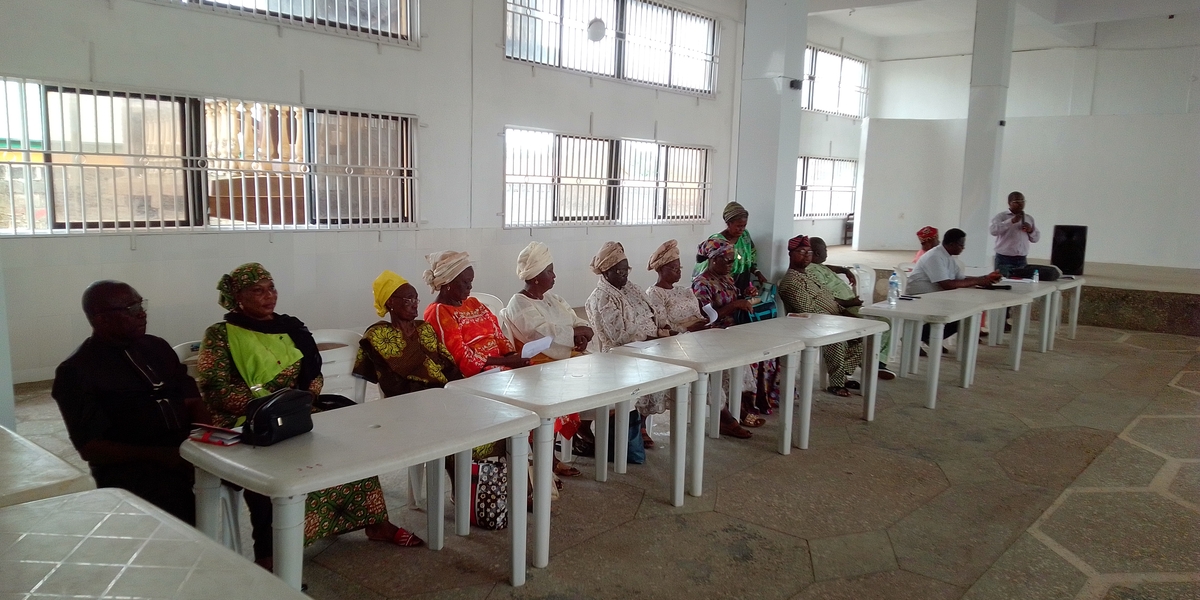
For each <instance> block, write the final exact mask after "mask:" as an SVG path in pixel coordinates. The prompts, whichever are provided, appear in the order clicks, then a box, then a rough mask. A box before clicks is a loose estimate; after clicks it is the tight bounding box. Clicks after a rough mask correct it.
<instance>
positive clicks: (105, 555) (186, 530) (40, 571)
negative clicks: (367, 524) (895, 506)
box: [0, 488, 308, 600]
mask: <svg viewBox="0 0 1200 600" xmlns="http://www.w3.org/2000/svg"><path fill="white" fill-rule="evenodd" d="M0 532H3V533H0V537H3V538H4V539H5V540H6V542H11V543H10V544H6V545H5V552H4V553H3V557H2V558H0V587H2V588H3V589H4V590H5V591H7V592H10V593H11V592H16V593H15V595H13V596H12V597H13V598H24V597H25V594H28V593H32V595H31V596H29V597H30V598H47V599H49V598H101V597H104V598H163V599H167V598H171V599H176V598H178V599H184V598H188V599H213V600H218V599H220V600H224V599H226V598H234V597H237V598H261V599H263V600H266V599H267V598H271V599H276V598H278V599H280V600H292V599H294V600H306V599H307V598H308V596H305V595H304V594H301V593H300V592H298V591H296V590H293V589H291V588H289V587H288V586H287V584H285V583H284V582H282V581H280V580H279V579H278V578H275V577H272V576H271V574H270V573H267V572H266V571H264V570H262V569H261V568H259V567H258V565H255V564H254V563H252V562H250V561H248V560H246V559H245V558H244V557H242V556H239V555H238V554H236V553H234V552H233V551H231V550H228V549H226V548H224V547H223V546H221V545H220V544H217V543H216V542H214V541H212V540H211V539H209V538H207V537H205V536H204V535H203V534H201V533H200V532H199V531H197V530H196V529H193V528H192V527H191V526H190V525H188V524H186V523H184V522H183V521H180V520H179V519H176V518H175V517H172V516H171V515H169V514H167V513H166V512H164V511H162V510H161V509H159V508H158V507H156V506H154V505H152V504H150V503H149V502H147V501H145V500H142V499H141V498H139V497H137V496H135V495H133V494H131V493H129V492H127V491H125V490H121V489H116V488H102V489H98V490H92V491H88V492H79V493H75V494H70V495H67V496H57V497H54V498H49V499H45V500H38V501H35V502H27V503H25V504H18V505H15V506H9V507H7V508H3V509H0ZM5 597H6V598H7V597H9V596H8V595H5Z"/></svg>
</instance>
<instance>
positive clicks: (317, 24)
mask: <svg viewBox="0 0 1200 600" xmlns="http://www.w3.org/2000/svg"><path fill="white" fill-rule="evenodd" d="M141 1H142V2H147V3H151V4H159V5H167V6H175V7H179V8H185V9H192V10H203V11H206V12H213V13H218V14H224V15H232V16H237V17H243V18H250V19H255V20H259V21H264V22H268V23H271V24H273V25H281V26H284V27H289V28H294V29H304V30H309V31H317V32H321V33H329V34H333V35H339V36H349V37H355V38H362V39H367V40H370V41H372V42H377V43H386V44H393V45H400V46H413V47H415V46H417V45H418V40H419V37H420V36H419V35H417V31H416V30H417V18H416V17H417V14H418V11H419V0H141Z"/></svg>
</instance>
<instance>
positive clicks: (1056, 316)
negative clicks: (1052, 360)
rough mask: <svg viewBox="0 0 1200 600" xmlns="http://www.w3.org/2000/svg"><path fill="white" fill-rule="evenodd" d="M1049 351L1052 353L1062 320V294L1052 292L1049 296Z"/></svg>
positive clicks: (1055, 291) (1056, 291)
mask: <svg viewBox="0 0 1200 600" xmlns="http://www.w3.org/2000/svg"><path fill="white" fill-rule="evenodd" d="M1050 298H1051V302H1050V317H1051V320H1050V344H1049V345H1050V351H1051V352H1053V351H1054V338H1057V337H1058V326H1059V325H1060V324H1061V323H1060V322H1059V321H1061V320H1062V314H1061V313H1062V292H1060V291H1058V290H1054V293H1052V294H1050Z"/></svg>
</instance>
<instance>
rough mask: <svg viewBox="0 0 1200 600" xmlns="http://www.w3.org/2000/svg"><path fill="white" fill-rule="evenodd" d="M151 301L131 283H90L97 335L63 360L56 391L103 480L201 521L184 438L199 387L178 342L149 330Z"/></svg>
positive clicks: (89, 305) (86, 299) (86, 302)
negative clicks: (171, 342)
mask: <svg viewBox="0 0 1200 600" xmlns="http://www.w3.org/2000/svg"><path fill="white" fill-rule="evenodd" d="M145 304H146V301H145V300H144V299H143V298H142V297H141V296H140V295H139V294H138V293H137V290H134V289H133V288H132V287H130V286H129V285H128V284H125V283H121V282H118V281H97V282H96V283H93V284H92V285H90V286H88V288H87V290H86V291H84V293H83V312H84V314H86V315H87V318H88V322H89V323H90V324H91V326H92V336H91V337H89V338H88V339H87V340H85V341H84V342H83V344H81V345H80V346H79V348H78V349H76V350H75V352H74V353H73V354H72V355H71V356H70V357H69V358H68V359H67V360H65V361H63V363H62V364H61V365H59V366H58V370H57V371H56V372H55V375H54V388H53V390H52V392H51V395H52V396H53V397H54V400H55V402H57V403H58V409H59V411H60V412H62V416H63V421H65V422H66V425H67V433H68V434H69V435H70V437H71V443H72V444H74V445H75V448H76V449H77V450H79V455H80V456H82V457H83V459H84V460H86V461H87V462H88V465H89V466H90V467H91V471H92V477H93V478H95V480H96V485H97V486H98V487H118V488H123V489H126V490H129V491H130V492H133V493H134V494H137V495H138V496H141V497H142V498H145V499H146V500H148V501H150V502H152V503H153V504H155V505H156V506H158V507H159V508H162V509H163V510H166V511H167V512H169V513H171V514H172V515H175V516H176V517H178V518H180V519H181V520H183V521H185V522H187V523H189V524H195V521H196V503H195V497H194V496H193V494H192V481H193V469H192V466H191V465H190V464H188V463H187V461H185V460H183V459H182V458H180V456H179V445H180V444H181V443H182V442H183V441H184V440H185V439H187V436H188V432H189V431H190V429H191V422H192V418H191V415H190V412H189V411H190V410H192V409H191V408H189V406H192V407H198V406H199V402H200V400H199V398H200V392H199V390H198V389H197V388H196V382H195V381H194V380H193V379H192V378H191V377H189V376H188V374H187V369H186V367H184V366H183V365H182V364H180V362H179V359H178V358H177V357H176V355H175V351H174V350H172V349H171V346H170V345H169V344H167V342H166V341H165V340H163V339H162V338H158V337H154V336H152V335H146V309H145Z"/></svg>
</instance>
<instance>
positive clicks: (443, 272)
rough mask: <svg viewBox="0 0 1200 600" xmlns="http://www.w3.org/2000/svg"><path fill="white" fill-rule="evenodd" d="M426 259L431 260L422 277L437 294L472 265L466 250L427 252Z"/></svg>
mask: <svg viewBox="0 0 1200 600" xmlns="http://www.w3.org/2000/svg"><path fill="white" fill-rule="evenodd" d="M425 260H427V261H429V269H427V270H426V271H425V272H424V273H422V274H421V279H422V280H423V281H424V282H425V285H427V286H429V289H431V290H433V293H435V294H436V293H437V292H438V291H440V290H441V289H442V286H443V285H446V284H447V283H450V282H451V281H454V278H455V277H458V275H459V273H462V272H463V271H466V270H467V267H469V266H471V257H470V256H469V255H467V253H466V252H455V251H454V250H445V251H442V252H434V253H433V254H426V255H425Z"/></svg>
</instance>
